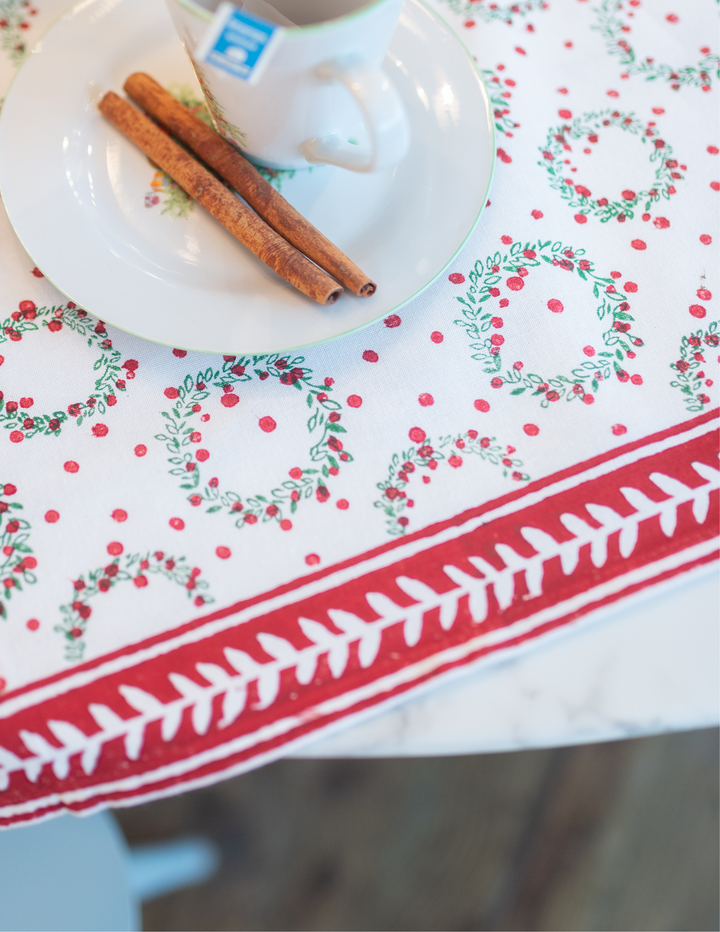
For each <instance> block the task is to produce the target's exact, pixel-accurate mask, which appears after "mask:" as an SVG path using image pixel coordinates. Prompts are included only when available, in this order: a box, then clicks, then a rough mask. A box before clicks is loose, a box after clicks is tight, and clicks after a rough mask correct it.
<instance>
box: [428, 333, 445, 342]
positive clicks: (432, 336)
mask: <svg viewBox="0 0 720 932" xmlns="http://www.w3.org/2000/svg"><path fill="white" fill-rule="evenodd" d="M430 339H431V340H432V341H433V343H442V341H443V340H444V339H445V337H444V336H443V335H442V333H440V331H439V330H433V332H432V333H431V334H430Z"/></svg>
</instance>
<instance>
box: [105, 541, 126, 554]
mask: <svg viewBox="0 0 720 932" xmlns="http://www.w3.org/2000/svg"><path fill="white" fill-rule="evenodd" d="M124 549H125V548H124V547H123V545H122V544H121V543H120V541H118V540H114V541H112V543H110V544H108V545H107V552H108V553H109V554H110V556H111V557H119V556H120V554H121V553H122V552H123V550H124Z"/></svg>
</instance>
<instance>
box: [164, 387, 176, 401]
mask: <svg viewBox="0 0 720 932" xmlns="http://www.w3.org/2000/svg"><path fill="white" fill-rule="evenodd" d="M164 395H165V397H166V398H170V399H171V400H172V399H174V398H179V397H180V392H179V391H178V390H177V389H176V388H166V389H165V392H164Z"/></svg>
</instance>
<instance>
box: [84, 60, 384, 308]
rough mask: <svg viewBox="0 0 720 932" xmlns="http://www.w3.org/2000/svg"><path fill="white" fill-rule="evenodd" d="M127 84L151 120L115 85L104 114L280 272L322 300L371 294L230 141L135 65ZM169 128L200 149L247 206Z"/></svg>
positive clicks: (344, 258) (105, 99)
mask: <svg viewBox="0 0 720 932" xmlns="http://www.w3.org/2000/svg"><path fill="white" fill-rule="evenodd" d="M125 91H126V92H127V94H128V96H129V97H130V98H131V99H132V100H134V101H135V102H136V103H137V104H139V106H141V107H142V108H143V110H145V111H146V113H148V114H149V115H150V116H151V117H152V118H153V119H152V120H151V119H149V118H148V117H147V116H145V114H143V113H141V112H140V111H139V110H137V109H136V108H135V107H133V106H132V105H131V104H129V103H127V102H126V101H125V100H123V99H122V98H121V97H118V95H117V94H114V93H113V92H112V91H110V92H108V93H107V94H106V95H105V96H104V97H103V99H102V100H101V101H100V104H99V109H100V111H101V113H103V114H104V115H105V116H106V117H107V118H108V119H109V120H110V122H111V123H113V124H114V125H115V126H116V127H117V129H119V130H120V132H121V133H123V134H124V135H125V136H127V137H128V139H130V140H131V142H134V143H135V145H136V146H138V148H139V149H141V150H142V151H143V152H144V153H145V155H147V156H148V158H150V159H152V161H153V162H155V164H156V165H158V166H159V167H160V168H161V169H162V170H163V171H164V172H166V173H167V174H168V175H169V176H170V177H171V178H172V179H173V180H174V181H175V182H177V184H178V185H180V187H181V188H182V189H183V190H184V191H185V192H186V193H187V194H189V195H190V197H192V198H194V199H195V200H196V201H197V202H198V203H199V204H200V205H201V206H203V207H204V208H205V209H206V210H208V211H209V212H210V213H211V214H212V215H213V217H215V218H216V219H217V220H219V221H220V223H222V225H223V226H224V227H225V228H226V229H227V230H229V232H230V233H232V234H233V236H235V237H236V239H238V240H240V242H241V243H242V244H243V245H244V246H247V248H248V249H250V251H251V252H253V253H254V254H255V255H256V256H257V257H258V258H259V259H261V260H262V261H263V262H264V263H265V264H266V265H267V266H269V267H270V268H271V269H273V270H274V271H275V272H277V274H278V275H280V276H282V277H283V278H284V279H285V280H286V281H288V282H290V284H292V285H294V286H295V287H296V288H297V289H298V290H299V291H302V292H303V294H306V295H308V296H309V297H311V298H313V299H314V300H315V301H317V302H318V303H319V304H324V305H327V304H333V303H334V302H335V301H337V299H338V298H339V297H340V295H341V294H342V293H343V288H342V287H341V286H342V285H344V286H345V287H346V288H348V289H349V290H350V291H352V292H354V293H355V294H356V295H359V296H360V297H369V296H370V295H372V294H374V293H375V290H376V285H375V283H374V282H373V281H371V280H370V279H369V278H368V277H367V276H366V275H365V274H364V273H363V272H362V271H361V270H360V269H359V268H358V267H357V266H356V265H355V264H354V263H353V262H351V261H350V260H349V259H348V257H347V256H346V255H345V254H344V253H343V252H342V251H341V250H340V249H338V248H337V246H335V245H333V243H331V242H330V240H328V239H327V238H326V237H325V236H323V234H322V233H321V232H320V231H319V230H317V229H316V228H315V227H314V226H313V225H312V224H311V223H310V222H309V221H308V220H306V219H305V218H304V217H303V216H302V214H300V213H298V211H297V210H295V208H294V207H292V206H291V205H290V204H289V203H288V202H287V201H286V200H285V198H284V197H282V195H281V194H279V193H278V192H277V191H276V190H275V189H274V188H273V187H272V185H270V184H268V182H267V181H266V180H265V179H264V178H263V177H262V175H261V174H260V173H259V172H258V171H257V169H256V168H254V167H253V166H252V165H251V164H250V162H248V161H247V160H246V159H244V158H243V157H242V155H240V153H239V152H238V151H237V150H236V149H235V148H234V147H233V146H231V145H230V143H229V142H226V140H225V139H223V138H222V136H220V135H219V134H218V133H216V132H214V130H212V129H210V127H208V126H206V125H205V123H203V121H202V120H201V119H199V117H197V116H195V114H194V113H192V111H191V110H189V109H188V108H187V107H185V106H183V104H181V103H180V102H179V101H177V100H175V98H174V97H173V96H172V95H171V94H169V93H168V92H167V91H166V90H164V88H162V87H161V86H160V85H159V84H158V83H157V81H155V80H154V79H153V78H151V77H150V76H149V75H147V74H143V73H141V72H138V73H136V74H132V75H130V77H129V78H128V79H127V81H126V82H125ZM153 120H155V121H156V122H153ZM158 123H159V124H160V126H162V127H164V128H165V129H166V130H167V132H164V131H163V130H162V129H161V128H160V127H159V126H158V125H157V124H158ZM168 133H170V134H172V136H175V137H176V138H177V139H179V140H181V141H182V142H183V143H184V144H185V145H186V146H187V148H188V149H189V150H191V151H192V152H194V153H195V154H196V155H197V156H199V158H200V159H202V160H203V162H205V164H206V165H208V166H210V168H212V169H213V170H214V171H215V172H216V173H217V174H218V175H219V176H220V177H221V178H223V179H224V180H225V181H226V182H227V183H228V185H230V186H231V187H232V188H234V189H235V191H237V192H238V194H240V196H241V197H242V198H244V200H245V201H247V204H249V205H250V207H248V206H246V204H243V202H242V201H241V200H239V198H237V197H236V196H235V195H234V194H233V193H232V192H231V191H230V190H229V189H228V188H227V187H226V186H225V185H224V184H223V183H222V182H221V181H218V179H217V178H216V177H215V176H214V175H213V174H212V173H211V172H209V171H208V170H207V168H205V167H204V166H203V165H202V164H201V163H200V162H199V161H197V160H196V159H194V158H193V157H192V155H190V154H189V153H188V152H186V151H185V150H184V149H183V148H182V147H181V146H179V145H178V144H177V143H176V142H175V141H174V140H173V139H171V138H170V135H168ZM250 208H252V210H251V209H250ZM310 260H312V261H310ZM323 269H324V270H325V271H323ZM326 273H329V274H326ZM330 276H333V277H332V278H331V277H330ZM333 279H337V281H335V280H333ZM338 282H340V284H338Z"/></svg>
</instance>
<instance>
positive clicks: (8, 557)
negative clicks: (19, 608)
mask: <svg viewBox="0 0 720 932" xmlns="http://www.w3.org/2000/svg"><path fill="white" fill-rule="evenodd" d="M16 492H17V486H14V485H13V484H12V482H0V496H4V497H5V498H10V497H11V496H12V495H15V493H16ZM22 507H23V506H22V505H21V504H20V503H19V502H7V501H5V500H4V498H0V561H2V562H0V579H2V582H0V586H2V588H3V590H4V592H5V598H6V599H11V598H12V594H13V592H14V591H16V590H17V591H18V592H22V583H25V585H26V586H31V585H32V584H33V583H35V582H37V579H36V577H35V574H34V573H32V572H31V571H32V570H34V569H35V567H36V566H37V560H36V559H35V557H34V556H33V555H32V552H33V551H32V547H31V546H30V545H29V544H28V539H29V537H30V523H29V522H28V521H26V520H25V518H18V517H15V516H14V514H13V512H16V511H20V510H22ZM0 618H7V610H6V608H5V605H4V604H3V603H2V602H0Z"/></svg>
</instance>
